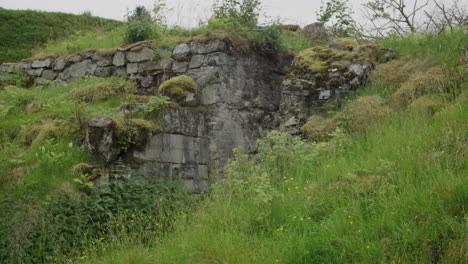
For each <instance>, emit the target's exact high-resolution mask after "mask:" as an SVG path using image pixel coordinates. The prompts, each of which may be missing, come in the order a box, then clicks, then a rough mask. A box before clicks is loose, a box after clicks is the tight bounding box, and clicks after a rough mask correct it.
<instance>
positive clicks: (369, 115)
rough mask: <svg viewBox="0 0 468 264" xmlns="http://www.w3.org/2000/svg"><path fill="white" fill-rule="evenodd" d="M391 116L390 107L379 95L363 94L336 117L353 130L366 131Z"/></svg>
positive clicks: (344, 125) (342, 124) (345, 126)
mask: <svg viewBox="0 0 468 264" xmlns="http://www.w3.org/2000/svg"><path fill="white" fill-rule="evenodd" d="M389 116H390V108H389V107H387V106H386V105H385V101H384V100H383V99H382V98H381V97H379V96H362V97H358V98H357V99H356V100H355V101H353V102H352V103H350V104H348V105H346V106H345V108H344V109H343V111H342V112H341V113H339V114H338V115H337V116H336V117H335V118H337V119H338V120H339V121H340V124H341V126H343V127H344V128H346V129H348V130H349V131H351V132H356V133H361V134H363V133H365V132H366V131H367V130H368V129H369V128H371V127H374V126H376V125H378V124H380V123H382V122H383V121H385V120H386V119H387V118H388V117H389Z"/></svg>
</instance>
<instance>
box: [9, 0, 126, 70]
mask: <svg viewBox="0 0 468 264" xmlns="http://www.w3.org/2000/svg"><path fill="white" fill-rule="evenodd" d="M121 25H122V23H121V22H118V21H113V20H108V19H103V18H99V17H93V16H89V15H71V14H65V13H49V12H38V11H31V10H6V9H0V32H2V34H0V43H2V44H1V45H0V63H2V62H13V61H19V60H21V59H26V58H29V57H31V55H32V49H33V48H35V47H39V46H41V45H43V44H45V43H46V42H48V41H53V40H58V39H63V38H65V37H66V36H69V35H75V34H76V33H78V32H88V31H95V32H106V31H109V30H110V29H113V28H115V27H119V26H121ZM101 34H104V33H101ZM88 37H89V35H88ZM88 41H91V40H88ZM70 42H72V41H69V43H70ZM114 47H115V46H114ZM84 48H88V47H84Z"/></svg>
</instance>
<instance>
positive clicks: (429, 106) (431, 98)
mask: <svg viewBox="0 0 468 264" xmlns="http://www.w3.org/2000/svg"><path fill="white" fill-rule="evenodd" d="M445 105H446V103H445V102H444V99H443V98H442V97H441V96H439V95H423V96H421V97H419V98H418V99H416V100H414V101H413V102H412V103H411V104H410V105H409V106H408V109H409V110H410V111H413V112H424V113H428V114H430V115H434V114H435V113H437V112H439V111H440V110H441V109H442V108H444V107H445Z"/></svg>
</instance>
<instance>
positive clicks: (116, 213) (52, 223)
mask: <svg viewBox="0 0 468 264" xmlns="http://www.w3.org/2000/svg"><path fill="white" fill-rule="evenodd" d="M119 175H120V176H119ZM112 178H113V180H111V181H110V182H109V185H108V186H107V187H106V188H104V189H99V190H94V191H93V192H92V193H91V194H89V195H86V194H83V193H80V192H77V191H76V190H75V189H74V187H72V186H71V185H69V184H65V185H63V186H62V187H61V188H60V189H59V190H58V191H56V192H55V194H52V195H51V196H49V197H48V199H46V200H43V201H41V202H37V200H36V199H38V197H34V196H29V197H24V198H23V199H21V200H18V201H14V202H12V203H2V204H1V207H0V212H1V214H0V219H1V223H0V226H1V227H2V230H4V231H7V232H6V233H4V235H2V236H1V237H0V261H1V262H2V263H66V262H71V260H72V259H75V258H79V259H86V258H87V256H86V254H88V253H87V252H86V251H85V249H87V248H89V249H92V250H95V251H98V250H99V251H101V250H104V251H105V250H106V247H107V246H106V243H108V242H111V241H113V242H116V241H118V240H119V239H122V237H124V236H125V237H127V238H130V237H133V238H135V239H136V240H138V241H139V243H144V244H149V243H151V241H153V240H154V239H155V238H156V237H160V236H162V235H164V233H165V232H167V231H169V230H170V228H171V226H172V225H173V223H174V222H175V221H177V219H180V217H181V215H184V214H185V212H186V210H187V209H188V207H189V204H188V203H187V196H186V195H185V194H184V192H183V191H182V189H181V187H179V185H174V184H170V183H168V182H161V183H158V184H156V183H152V184H148V182H146V180H143V178H140V179H138V178H133V177H132V178H131V177H130V176H125V175H121V174H120V173H118V174H114V175H113V177H112ZM117 234H118V235H119V237H116V235H117ZM89 253H91V252H89Z"/></svg>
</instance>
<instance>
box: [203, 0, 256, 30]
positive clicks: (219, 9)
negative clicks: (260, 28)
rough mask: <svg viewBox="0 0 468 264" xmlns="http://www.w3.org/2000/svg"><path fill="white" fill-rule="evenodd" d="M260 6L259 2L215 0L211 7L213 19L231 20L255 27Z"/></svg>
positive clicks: (251, 0) (253, 0)
mask: <svg viewBox="0 0 468 264" xmlns="http://www.w3.org/2000/svg"><path fill="white" fill-rule="evenodd" d="M260 6H261V2H260V0H217V1H216V2H215V3H214V4H213V7H212V8H213V17H214V18H218V19H231V20H234V21H235V22H238V23H240V24H242V25H246V26H256V25H257V23H258V17H259V12H260V9H261V7H260Z"/></svg>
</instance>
